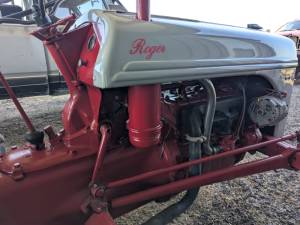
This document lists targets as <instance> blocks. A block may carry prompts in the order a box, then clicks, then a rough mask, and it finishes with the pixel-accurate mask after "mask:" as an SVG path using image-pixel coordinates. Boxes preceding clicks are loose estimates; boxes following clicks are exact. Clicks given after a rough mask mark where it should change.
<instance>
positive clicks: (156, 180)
mask: <svg viewBox="0 0 300 225" xmlns="http://www.w3.org/2000/svg"><path fill="white" fill-rule="evenodd" d="M149 2H150V0H137V9H138V10H137V11H138V12H137V19H138V20H144V21H149V20H150V4H149ZM75 20H76V18H75V17H74V16H71V17H69V18H66V19H64V20H61V21H59V22H58V23H56V24H54V25H51V26H48V27H46V28H42V29H40V30H38V31H36V32H34V35H35V36H36V37H38V38H39V39H41V40H43V41H44V43H45V46H46V47H47V48H48V49H49V52H50V53H51V55H52V56H53V58H54V61H55V62H56V63H57V65H58V67H59V69H60V71H61V72H62V74H63V76H64V78H65V80H66V83H67V85H68V88H69V90H70V99H69V100H68V102H67V103H66V105H65V107H64V110H63V113H62V121H63V126H64V129H63V130H62V131H60V132H59V133H57V134H56V133H54V131H53V129H52V128H51V127H46V128H45V133H46V134H47V135H48V137H49V144H47V145H46V147H45V150H44V151H36V150H35V149H34V148H33V147H32V146H30V145H29V146H28V145H24V146H22V147H16V148H13V149H12V150H11V151H9V152H8V153H6V154H4V155H2V156H1V158H0V172H1V175H0V190H1V191H0V202H2V203H3V202H5V204H0V211H1V212H2V213H0V221H1V223H3V224H9V225H19V224H44V225H53V224H58V223H59V224H72V225H82V224H86V225H96V224H99V225H115V223H114V221H113V217H117V216H120V215H122V214H124V213H127V212H129V211H131V210H133V209H135V208H137V207H139V206H141V205H142V204H145V203H147V202H148V201H150V200H153V199H157V198H160V197H166V196H170V195H172V194H176V193H178V192H180V191H183V190H187V189H190V188H193V187H199V186H203V185H208V184H211V183H215V182H220V181H224V180H230V179H234V178H237V177H241V176H246V175H250V174H254V173H259V172H263V171H267V170H272V169H278V168H287V169H296V170H298V169H300V164H299V163H300V153H299V146H298V147H297V148H295V147H292V146H291V145H288V144H287V143H285V142H284V141H285V140H291V139H294V138H296V137H297V138H299V133H294V134H291V135H287V136H284V137H282V138H274V137H266V136H263V137H262V135H261V134H260V133H259V132H258V131H259V130H253V131H251V130H245V132H246V133H245V134H244V136H243V138H242V139H241V141H239V142H236V140H235V139H232V138H231V136H227V137H217V140H216V144H218V145H221V146H223V147H224V148H223V150H224V151H225V152H222V153H218V154H216V155H213V156H207V157H204V158H202V159H199V160H193V161H190V162H187V161H188V153H187V145H188V142H187V141H186V140H185V139H184V138H182V135H183V134H184V133H183V132H182V131H181V130H180V129H181V128H180V125H178V124H177V117H178V116H179V115H180V112H181V110H182V109H184V107H186V106H191V105H205V104H206V103H207V102H206V101H207V100H206V99H207V96H206V94H205V93H204V92H201V91H199V92H198V91H195V93H193V94H192V95H191V96H184V95H182V96H183V97H182V98H178V99H175V100H174V99H172V98H170V99H161V86H160V85H159V84H151V85H145V86H135V87H129V88H128V91H127V88H121V89H117V88H116V89H105V90H100V89H98V88H96V87H94V86H93V67H94V65H95V61H96V58H97V55H98V53H99V51H100V50H101V33H99V32H101V31H99V30H97V29H95V26H96V25H95V24H91V23H86V24H84V25H83V26H79V27H78V28H76V29H73V30H72V31H68V29H69V28H70V27H71V25H73V24H74V22H75ZM58 26H59V29H58ZM97 26H98V25H97ZM62 28H63V31H61V29H62ZM94 34H95V35H96V36H97V41H96V42H95V45H94V46H93V44H92V45H89V43H90V40H91V37H92V36H93V35H94ZM132 41H133V45H132V46H131V47H132V49H131V51H130V52H129V54H131V53H132V54H135V55H136V57H142V59H143V60H144V58H145V59H146V60H151V58H152V57H153V56H154V54H157V53H159V54H161V53H164V51H165V50H166V49H165V48H164V46H160V45H157V46H148V45H147V42H146V40H143V39H142V38H141V39H138V40H136V41H134V40H132ZM89 46H90V48H89ZM91 46H93V47H91ZM129 47H130V46H129ZM187 83H188V84H187ZM191 83H193V84H196V85H197V84H198V82H197V81H191V82H190V81H188V82H181V83H176V84H170V85H163V86H162V87H163V88H165V90H169V91H171V90H175V92H176V91H177V90H179V92H180V88H181V90H183V89H184V88H186V87H189V85H190V84H191ZM171 86H173V87H171ZM172 88H174V89H172ZM182 88H183V89H182ZM215 88H216V91H217V96H218V101H219V100H222V99H223V98H224V99H225V98H231V97H237V96H238V95H239V94H240V93H239V91H238V90H234V86H232V85H231V84H228V85H226V84H224V83H223V82H222V84H218V82H216V85H215ZM175 92H174V93H175ZM161 100H162V101H161ZM127 103H128V104H127ZM161 109H162V112H161ZM128 114H129V115H128ZM128 117H129V118H128ZM161 118H163V120H164V126H163V127H162V124H161ZM127 120H128V121H127ZM126 121H127V127H128V130H127V129H126ZM100 125H101V127H100ZM247 128H248V129H249V127H246V129H247ZM181 132H182V133H181ZM128 136H129V140H130V142H131V144H132V145H130V143H128ZM222 138H223V140H222ZM262 138H264V139H263V140H265V141H264V142H261V141H262ZM220 140H221V141H220ZM298 141H299V140H298ZM245 145H249V146H246V147H243V146H245ZM236 146H240V148H238V149H235V147H236ZM144 148H147V150H146V151H141V149H144ZM251 151H261V152H262V153H264V154H265V155H267V156H269V158H267V159H263V160H258V161H253V162H249V163H245V164H240V165H236V166H235V165H234V164H236V163H237V162H238V161H239V160H240V159H241V158H242V157H241V156H243V155H244V154H245V153H246V152H251ZM198 164H201V165H202V166H203V170H202V172H203V174H202V175H201V176H195V177H190V178H189V177H188V168H190V167H192V166H194V165H198ZM90 178H91V179H90ZM16 181H18V182H16ZM90 183H92V184H97V185H96V186H94V187H95V189H94V190H93V191H92V188H91V186H89V184H90ZM141 190H142V191H141ZM12 196H13V197H12ZM28 202H30V204H29V205H28ZM41 202H46V203H47V204H43V205H41V204H40V203H41ZM108 206H111V207H108ZM80 210H82V212H83V213H85V214H83V213H82V212H81V211H80ZM89 210H91V211H89ZM16 212H17V214H16ZM88 216H90V217H89V218H88ZM2 221H4V222H2Z"/></svg>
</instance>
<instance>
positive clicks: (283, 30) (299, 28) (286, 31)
mask: <svg viewBox="0 0 300 225" xmlns="http://www.w3.org/2000/svg"><path fill="white" fill-rule="evenodd" d="M277 33H278V34H281V35H283V36H286V37H288V38H290V39H292V40H293V41H294V42H295V45H296V48H297V55H298V63H299V64H298V67H297V70H296V79H298V80H299V79H300V20H295V21H292V22H288V23H286V24H285V25H283V26H282V27H280V28H279V29H278V30H277Z"/></svg>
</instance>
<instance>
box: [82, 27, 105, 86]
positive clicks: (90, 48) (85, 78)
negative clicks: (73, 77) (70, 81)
mask: <svg viewBox="0 0 300 225" xmlns="http://www.w3.org/2000/svg"><path fill="white" fill-rule="evenodd" d="M99 38H100V40H99ZM100 41H101V34H99V35H96V34H95V31H94V27H93V26H91V28H90V30H89V32H88V35H87V37H86V40H85V42H84V44H83V48H82V52H81V54H80V60H79V63H78V69H77V73H78V79H79V80H80V81H81V82H83V83H85V84H88V85H91V86H93V83H94V81H93V75H94V68H95V63H96V60H97V56H98V55H99V51H100Z"/></svg>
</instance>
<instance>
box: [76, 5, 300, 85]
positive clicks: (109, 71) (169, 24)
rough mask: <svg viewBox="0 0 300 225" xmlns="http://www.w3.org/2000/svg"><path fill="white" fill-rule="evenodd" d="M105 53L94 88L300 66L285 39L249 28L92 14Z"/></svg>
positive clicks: (99, 61)
mask: <svg viewBox="0 0 300 225" xmlns="http://www.w3.org/2000/svg"><path fill="white" fill-rule="evenodd" d="M84 21H85V22H86V21H90V22H93V23H94V29H95V32H96V34H97V36H98V39H99V42H100V45H101V48H100V52H99V55H98V57H97V63H96V65H95V69H94V75H93V76H94V77H93V78H94V80H93V82H94V85H95V86H96V87H99V88H112V87H123V86H132V85H143V84H153V83H167V82H174V81H182V80H197V79H203V78H214V77H221V76H222V77H224V76H240V75H249V74H255V73H257V71H262V70H270V69H279V68H291V67H296V66H297V53H296V49H295V44H294V43H293V42H292V41H291V40H289V39H288V38H286V37H283V36H280V35H275V34H269V33H265V32H262V31H254V30H250V29H246V28H239V27H233V26H225V25H220V24H212V23H204V22H198V21H191V20H182V19H174V18H167V17H152V21H151V22H145V21H138V20H136V19H135V15H133V14H118V13H115V12H105V11H101V10H91V11H90V12H89V13H88V14H86V15H84V16H82V17H81V18H79V19H78V21H77V25H79V24H82V23H83V22H84Z"/></svg>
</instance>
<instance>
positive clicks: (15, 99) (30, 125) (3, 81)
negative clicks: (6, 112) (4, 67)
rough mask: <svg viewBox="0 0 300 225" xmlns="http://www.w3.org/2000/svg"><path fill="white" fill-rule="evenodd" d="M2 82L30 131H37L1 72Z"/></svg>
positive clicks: (0, 78)
mask: <svg viewBox="0 0 300 225" xmlns="http://www.w3.org/2000/svg"><path fill="white" fill-rule="evenodd" d="M0 82H1V83H2V85H3V87H4V88H5V90H6V91H7V93H8V95H9V97H10V98H11V99H12V101H13V102H14V104H15V106H16V108H17V109H18V111H19V113H20V115H21V117H22V118H23V120H24V122H25V124H26V126H27V128H28V130H29V131H30V132H32V133H33V132H34V131H35V128H34V126H33V124H32V122H31V120H30V119H29V117H28V116H27V114H26V112H25V111H24V109H23V107H22V106H21V104H20V102H19V101H18V99H17V97H16V95H15V93H14V91H13V89H12V88H11V87H10V86H9V84H8V82H7V81H6V79H5V77H4V75H3V74H2V73H1V72H0Z"/></svg>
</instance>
